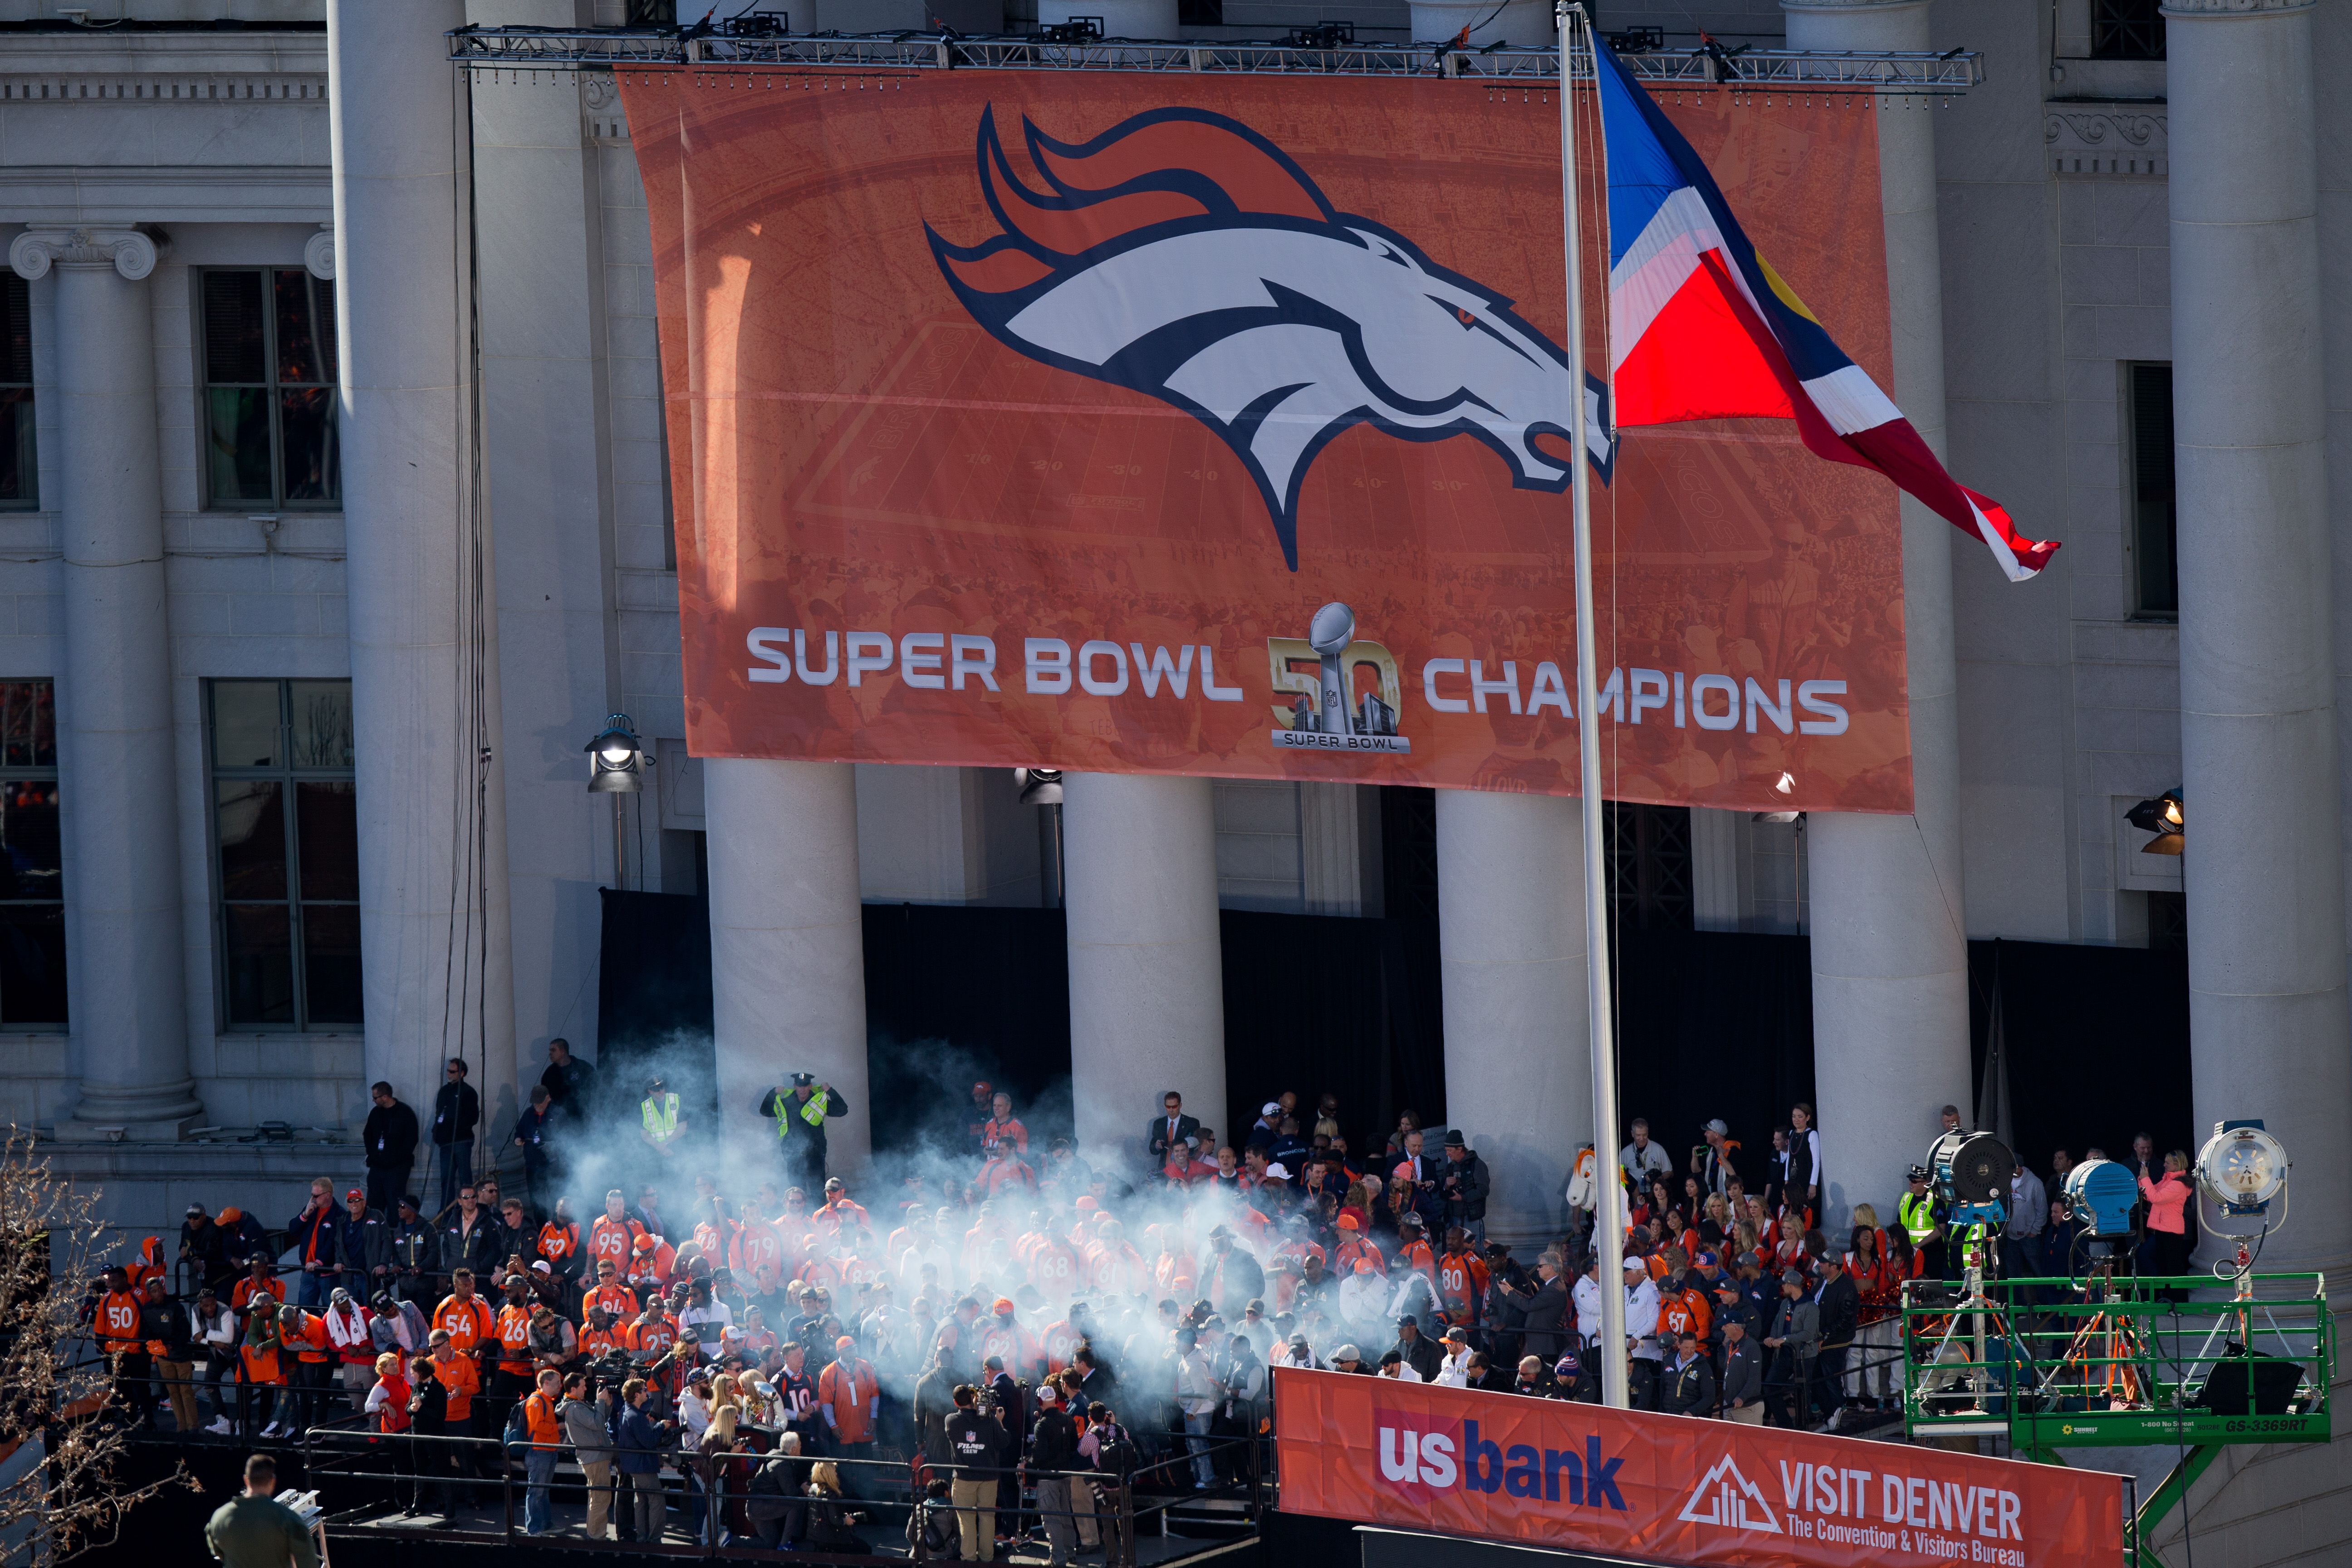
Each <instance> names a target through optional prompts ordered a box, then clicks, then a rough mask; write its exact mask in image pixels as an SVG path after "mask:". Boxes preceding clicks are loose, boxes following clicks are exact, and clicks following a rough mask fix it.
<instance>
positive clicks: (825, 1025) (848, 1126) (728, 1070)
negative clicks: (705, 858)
mask: <svg viewBox="0 0 2352 1568" xmlns="http://www.w3.org/2000/svg"><path fill="white" fill-rule="evenodd" d="M702 780H703V782H702V791H703V811H704V814H705V815H704V820H705V822H706V824H707V826H708V829H709V834H710V1000H711V1027H712V1033H713V1035H714V1037H715V1045H716V1048H717V1052H718V1058H719V1126H720V1128H721V1129H722V1131H723V1132H724V1135H725V1137H726V1139H727V1141H728V1144H729V1146H730V1149H731V1150H733V1151H735V1152H738V1153H740V1154H741V1155H743V1156H745V1157H748V1158H753V1159H757V1160H760V1161H772V1159H773V1158H774V1155H773V1151H774V1149H775V1144H776V1134H775V1128H774V1124H773V1123H772V1122H769V1121H762V1120H761V1117H760V1114H759V1110H760V1098H761V1094H762V1093H764V1092H765V1091H766V1090H768V1089H773V1088H776V1087H778V1086H780V1085H785V1084H789V1083H790V1082H791V1076H790V1075H792V1074H793V1073H796V1072H805V1073H814V1075H816V1079H817V1081H818V1082H820V1083H829V1084H831V1085H833V1087H834V1088H835V1089H839V1090H840V1091H841V1092H842V1094H843V1096H844V1097H845V1099H847V1100H848V1101H849V1114H848V1115H846V1116H842V1117H837V1118H835V1120H833V1121H828V1122H826V1123H825V1128H824V1132H825V1158H826V1163H827V1165H828V1166H829V1168H830V1169H832V1170H833V1171H834V1172H835V1173H836V1174H841V1175H844V1176H847V1175H850V1174H853V1173H858V1172H862V1171H864V1170H865V1169H866V1165H867V1164H868V1163H870V1161H871V1159H872V1156H873V1134H872V1131H871V1129H872V1120H871V1110H872V1103H873V1101H872V1095H871V1093H870V1091H869V1087H868V1084H867V1080H866V935H865V928H864V926H863V924H862V914H861V906H860V905H859V903H858V900H857V780H856V771H855V769H854V768H853V767H852V765H851V764H849V763H785V762H768V761H763V760H758V759H749V758H728V757H713V758H711V759H710V760H709V761H708V762H706V763H703V773H702ZM626 1092H627V1096H628V1098H629V1099H631V1100H634V1099H635V1095H636V1094H638V1093H641V1092H643V1086H641V1085H639V1086H628V1087H627V1091H626ZM761 1168H762V1169H765V1168H766V1167H765V1166H762V1167H761ZM810 1201H811V1202H812V1203H814V1202H815V1201H816V1199H815V1195H814V1194H812V1196H811V1198H810Z"/></svg>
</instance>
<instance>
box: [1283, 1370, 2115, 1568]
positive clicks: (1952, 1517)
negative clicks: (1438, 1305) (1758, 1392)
mask: <svg viewBox="0 0 2352 1568" xmlns="http://www.w3.org/2000/svg"><path fill="white" fill-rule="evenodd" d="M1274 1399H1275V1431H1276V1439H1275V1440H1276V1448H1277V1450H1278V1458H1279V1460H1280V1469H1281V1478H1282V1490H1281V1501H1280V1505H1279V1506H1280V1507H1281V1508H1282V1510H1284V1511H1285V1512H1287V1513H1311V1514H1320V1515H1322V1516H1324V1517H1326V1518H1330V1519H1348V1520H1356V1521H1360V1522H1362V1523H1366V1524H1381V1525H1389V1526H1392V1527H1400V1528H1403V1529H1409V1530H1433V1531H1444V1532H1445V1533H1448V1534H1454V1535H1473V1536H1482V1537H1486V1538H1488V1539H1491V1540H1496V1541H1507V1542H1516V1543H1517V1544H1520V1545H1526V1546H1545V1547H1551V1548H1556V1549H1560V1550H1580V1551H1590V1552H1612V1553H1617V1554H1622V1555H1624V1556H1628V1557H1635V1558H1651V1559H1655V1560H1658V1561H1660V1562H1665V1563H1724V1564H1728V1565H1735V1568H1862V1565H1864V1564H1867V1565H1868V1568H1951V1565H1953V1564H1959V1563H1969V1564H1977V1563H1992V1564H1999V1565H2002V1568H2119V1565H2120V1564H2121V1563H2122V1562H2123V1549H2124V1538H2123V1481H2122V1479H2121V1478H2119V1477H2116V1476H2112V1475H2103V1474H2101V1473H2099V1472H2097V1471H2086V1470H2076V1469H2069V1468H2065V1467H2064V1466H2063V1465H2032V1464H2024V1463H2021V1462H2019V1461H2015V1460H2009V1459H1985V1458H1977V1457H1975V1456H1974V1455H1968V1454H1955V1453H1949V1452H1947V1451H1945V1450H1943V1449H1940V1448H1914V1447H1904V1446H1902V1445H1899V1444H1894V1443H1868V1442H1863V1441H1860V1440H1858V1439H1855V1438H1850V1437H1823V1436H1813V1435H1811V1434H1808V1433H1803V1432H1790V1431H1784V1430H1782V1429H1780V1428H1779V1427H1766V1426H1741V1425H1738V1424H1737V1423H1734V1422H1728V1421H1706V1420H1700V1419H1697V1418H1695V1417H1691V1416H1681V1415H1648V1414H1644V1413H1637V1412H1630V1411H1623V1410H1609V1409H1604V1408H1602V1407H1601V1406H1599V1405H1571V1404H1565V1403H1562V1402H1560V1401H1559V1400H1547V1399H1529V1398H1527V1397H1524V1396H1522V1395H1519V1394H1486V1393H1475V1392H1472V1391H1470V1390H1467V1389H1458V1388H1439V1387H1433V1386H1430V1385H1427V1384H1413V1383H1399V1382H1396V1381H1394V1380H1392V1379H1390V1378H1384V1377H1366V1376H1362V1375H1350V1374H1346V1373H1336V1372H1307V1371H1304V1370H1301V1369H1299V1368H1297V1367H1277V1368H1276V1369H1275V1373H1274Z"/></svg>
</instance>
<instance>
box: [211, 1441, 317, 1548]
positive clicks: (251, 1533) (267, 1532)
mask: <svg viewBox="0 0 2352 1568" xmlns="http://www.w3.org/2000/svg"><path fill="white" fill-rule="evenodd" d="M277 1489H278V1465H277V1461H275V1460H273V1459H272V1458H270V1457H269V1456H268V1455H267V1454H256V1455H254V1456H253V1457H252V1458H248V1459H247V1460H246V1462H245V1490H244V1491H243V1492H242V1493H241V1494H239V1495H238V1496H236V1497H234V1498H231V1499H230V1500H228V1501H226V1502H225V1503H223V1504H221V1506H220V1507H219V1508H218V1509H217V1510H215V1512H214V1514H213V1517H212V1520H211V1522H209V1523H207V1524H206V1525H205V1544H206V1545H208V1546H210V1547H211V1548H212V1549H213V1555H214V1556H215V1558H218V1559H219V1560H220V1561H221V1562H222V1563H226V1564H227V1568H287V1565H288V1564H289V1563H291V1564H292V1565H293V1568H319V1552H318V1548H317V1547H316V1546H315V1545H313V1544H312V1542H311V1539H310V1526H309V1525H307V1524H304V1523H303V1522H302V1516H301V1515H300V1514H299V1513H296V1512H295V1511H294V1510H292V1509H290V1508H288V1507H287V1506H286V1505H285V1504H284V1503H282V1502H279V1501H278V1500H277V1499H276V1498H275V1497H272V1496H271V1495H270V1494H271V1493H273V1492H275V1491H276V1490H277Z"/></svg>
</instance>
